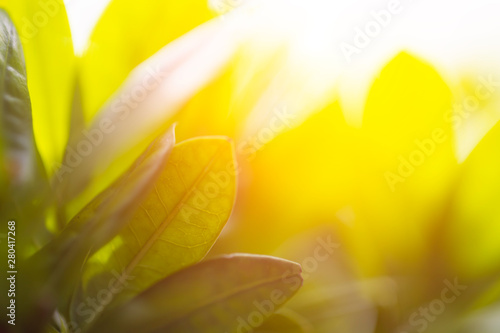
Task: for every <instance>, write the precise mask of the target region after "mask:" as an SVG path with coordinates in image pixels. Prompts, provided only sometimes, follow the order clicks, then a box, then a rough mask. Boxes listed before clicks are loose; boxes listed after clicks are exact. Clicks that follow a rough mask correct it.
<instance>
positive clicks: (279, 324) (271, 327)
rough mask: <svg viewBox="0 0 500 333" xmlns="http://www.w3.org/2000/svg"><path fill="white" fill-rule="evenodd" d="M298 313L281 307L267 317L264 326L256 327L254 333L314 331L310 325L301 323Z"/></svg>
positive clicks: (302, 332)
mask: <svg viewBox="0 0 500 333" xmlns="http://www.w3.org/2000/svg"><path fill="white" fill-rule="evenodd" d="M297 316H298V315H297V314H296V313H295V312H293V311H292V310H288V309H280V311H279V312H277V313H275V314H273V315H272V316H271V317H269V319H267V320H266V321H265V322H264V324H262V326H259V327H258V328H257V329H255V330H254V331H253V332H254V333H281V332H283V333H307V332H312V330H311V329H310V327H305V326H304V325H303V324H302V323H300V319H298V318H297Z"/></svg>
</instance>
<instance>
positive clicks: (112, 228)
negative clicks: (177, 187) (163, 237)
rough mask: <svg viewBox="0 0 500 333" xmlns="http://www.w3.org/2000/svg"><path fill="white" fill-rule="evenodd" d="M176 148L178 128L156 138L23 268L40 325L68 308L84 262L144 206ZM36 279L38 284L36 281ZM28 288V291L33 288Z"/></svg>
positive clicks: (33, 313) (29, 299) (28, 296)
mask: <svg viewBox="0 0 500 333" xmlns="http://www.w3.org/2000/svg"><path fill="white" fill-rule="evenodd" d="M173 144H174V134H173V129H171V130H169V131H168V132H167V133H166V134H164V135H162V136H161V137H159V138H158V139H157V140H155V141H154V142H153V143H152V144H151V145H150V147H149V148H148V149H147V150H146V151H145V152H144V153H143V154H142V155H141V156H140V157H139V158H138V159H137V161H136V162H135V163H134V164H133V165H132V166H131V167H130V168H129V170H128V172H127V173H125V174H124V175H123V176H122V177H121V178H119V179H118V180H117V181H116V182H115V183H114V184H113V186H111V187H110V188H108V189H107V190H106V191H104V192H103V193H101V194H100V195H99V196H98V197H97V198H95V200H94V201H92V202H91V203H89V204H88V206H87V207H85V209H84V210H83V211H82V213H81V214H79V215H78V216H76V217H75V218H74V219H73V221H72V223H70V224H69V225H68V226H67V227H66V228H65V229H64V230H63V231H62V232H61V233H60V234H59V235H58V236H57V237H56V238H55V239H54V240H53V241H52V242H50V243H49V244H47V245H46V246H45V247H44V248H42V249H41V250H40V251H39V252H37V253H36V254H35V255H34V256H33V257H32V258H30V260H29V261H28V262H27V264H26V265H25V267H23V268H22V269H23V272H24V274H23V277H24V278H25V281H24V287H25V289H23V290H20V293H21V295H20V298H24V299H25V300H24V302H23V303H24V304H26V305H27V306H30V305H31V306H32V307H31V309H30V311H31V312H30V313H28V314H27V315H26V316H27V318H29V316H33V317H34V318H36V320H34V322H36V321H43V320H45V319H46V318H44V316H50V314H51V312H52V310H53V309H54V308H55V306H56V304H59V305H61V304H65V303H66V302H67V301H68V299H69V297H70V294H71V293H72V291H73V290H74V288H75V286H76V285H77V282H78V281H79V278H80V274H81V266H82V265H83V263H84V262H85V258H86V257H87V256H88V255H89V254H91V253H93V252H95V251H97V250H99V248H100V247H101V246H103V245H104V244H106V243H107V242H108V241H109V240H110V239H112V238H113V237H114V236H115V235H116V234H117V233H118V232H119V230H120V229H121V228H122V227H123V226H124V225H126V223H127V222H128V221H129V219H130V217H131V216H132V214H133V212H134V211H135V210H137V208H138V206H139V203H140V202H141V201H142V200H143V199H144V198H145V197H146V195H147V194H148V193H149V192H150V191H151V189H152V188H153V186H154V184H155V181H156V180H157V178H158V177H159V175H160V172H161V171H162V170H163V167H164V166H165V163H166V160H167V158H168V156H169V154H170V152H171V150H172V147H173ZM33 276H36V277H37V279H35V280H33V279H32V277H33ZM28 285H29V287H28Z"/></svg>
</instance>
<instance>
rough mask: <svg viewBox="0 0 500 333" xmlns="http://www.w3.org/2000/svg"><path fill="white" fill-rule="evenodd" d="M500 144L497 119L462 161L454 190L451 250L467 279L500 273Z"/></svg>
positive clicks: (460, 273)
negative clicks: (499, 199) (499, 152)
mask: <svg viewBox="0 0 500 333" xmlns="http://www.w3.org/2000/svg"><path fill="white" fill-rule="evenodd" d="M499 147H500V123H497V124H496V125H495V126H494V127H493V128H492V129H491V130H490V131H489V132H488V134H487V135H486V136H485V137H484V138H483V139H482V140H481V141H480V142H479V144H478V145H477V146H476V148H475V149H474V150H473V151H472V153H471V154H470V155H469V157H468V158H467V159H466V160H465V162H464V163H463V164H462V172H461V174H460V182H459V184H458V186H457V189H456V191H455V192H454V201H453V206H452V210H451V216H450V220H451V221H450V222H449V224H448V226H449V233H448V234H447V235H448V241H449V244H450V247H449V249H448V250H449V251H450V252H449V254H450V256H451V258H452V260H451V262H450V264H451V265H452V267H453V268H454V269H455V270H456V271H457V273H456V274H459V276H460V277H462V278H463V280H466V279H478V278H482V277H486V276H487V275H488V274H491V273H493V272H496V273H497V274H498V272H499V270H500V266H499V265H498V258H499V256H500V245H499V242H498V237H497V235H498V232H500V224H499V222H500V207H499V205H498V203H497V200H498V197H499V195H500V186H499V185H500V175H499V173H498V170H499V168H500V157H499V155H498V149H499ZM495 276H496V277H497V276H498V275H495ZM495 280H498V278H496V279H495Z"/></svg>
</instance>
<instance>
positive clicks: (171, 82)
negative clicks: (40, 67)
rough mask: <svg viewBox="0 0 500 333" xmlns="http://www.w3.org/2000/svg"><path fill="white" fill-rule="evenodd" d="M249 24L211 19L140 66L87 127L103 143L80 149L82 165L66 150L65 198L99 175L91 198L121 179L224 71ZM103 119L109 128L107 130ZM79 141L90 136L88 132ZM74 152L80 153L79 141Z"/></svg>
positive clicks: (74, 195) (58, 175) (74, 193)
mask: <svg viewBox="0 0 500 333" xmlns="http://www.w3.org/2000/svg"><path fill="white" fill-rule="evenodd" d="M243 25H244V20H239V21H238V20H237V19H236V17H235V18H234V19H233V20H232V21H231V23H229V22H225V23H222V22H220V21H211V22H208V23H206V24H204V25H202V26H200V27H198V28H196V29H195V30H193V31H191V32H189V33H188V34H186V35H184V36H182V37H181V38H179V39H177V40H176V41H175V42H172V43H170V44H168V45H167V46H165V47H164V48H163V49H161V50H160V51H158V52H157V53H156V54H155V55H154V56H152V57H150V58H148V59H147V60H146V61H145V62H143V63H141V64H140V65H139V66H138V67H136V68H135V69H134V71H133V72H132V73H131V74H130V75H129V76H128V77H127V80H126V81H125V82H124V83H123V85H122V86H121V87H120V89H119V90H118V91H116V92H115V94H114V96H113V98H111V99H110V100H109V101H108V102H107V103H106V105H105V106H104V107H103V108H102V109H101V110H100V112H99V115H98V116H97V117H95V118H94V120H93V122H92V124H91V125H90V127H89V128H88V129H87V131H86V133H87V134H88V133H100V138H101V139H100V140H99V143H98V144H92V149H91V152H90V153H88V154H85V153H78V154H77V155H78V157H79V162H78V163H72V162H71V154H68V153H67V154H66V156H65V159H64V162H63V166H69V167H70V169H71V171H72V172H71V178H72V184H71V186H66V185H63V186H62V187H65V188H66V189H65V192H64V193H63V194H62V195H61V197H63V198H66V201H68V200H70V199H72V198H74V197H76V196H77V195H78V194H80V193H81V191H82V190H83V189H84V188H85V187H86V186H87V185H88V183H89V181H90V180H91V179H92V176H95V175H97V176H99V177H98V179H97V180H95V182H94V185H96V187H97V188H98V189H97V190H96V188H93V190H95V191H92V193H91V195H90V197H93V196H94V195H95V194H96V193H99V191H100V190H102V189H103V188H105V186H107V185H108V184H109V181H110V179H115V178H116V175H117V174H120V173H121V172H122V170H123V165H126V164H128V163H130V161H132V160H133V159H134V158H135V156H137V154H138V152H139V151H140V149H142V147H144V146H145V144H146V143H147V142H149V141H150V140H151V139H152V137H154V136H155V135H157V133H158V132H159V131H162V130H163V129H164V128H165V127H168V126H170V125H171V123H172V121H173V116H174V115H175V114H176V113H177V112H178V111H179V110H180V109H181V107H182V106H183V105H184V104H185V103H187V102H188V101H189V100H190V98H191V97H192V96H193V95H194V94H196V93H197V92H198V91H199V90H200V89H202V88H203V87H204V86H205V85H206V84H208V83H209V82H211V81H212V80H214V79H215V78H216V77H217V75H218V74H219V73H220V71H222V70H223V68H224V67H225V66H226V64H227V63H228V61H229V59H230V58H231V56H232V55H233V54H234V53H235V52H236V50H237V48H238V45H239V42H240V40H241V39H242V35H243V34H242V33H241V30H242V26H243ZM94 89H95V87H94ZM103 122H105V123H107V126H106V128H107V129H109V130H107V131H103V130H102V128H101V127H102V124H103ZM111 134H112V135H111ZM76 142H79V143H83V142H89V139H88V138H87V136H86V135H85V133H82V134H81V136H80V138H79V140H76ZM71 150H72V151H73V152H74V151H76V152H78V150H79V148H78V145H77V146H76V147H70V148H69V149H68V151H70V152H71ZM80 150H81V149H80ZM72 155H73V156H74V155H75V153H73V154H72ZM113 163H114V164H113ZM110 165H111V166H110ZM61 170H62V169H61ZM56 175H57V178H58V180H59V181H62V182H64V181H65V178H67V177H66V176H65V175H63V174H61V173H60V172H58V173H57V174H56ZM58 186H60V185H58Z"/></svg>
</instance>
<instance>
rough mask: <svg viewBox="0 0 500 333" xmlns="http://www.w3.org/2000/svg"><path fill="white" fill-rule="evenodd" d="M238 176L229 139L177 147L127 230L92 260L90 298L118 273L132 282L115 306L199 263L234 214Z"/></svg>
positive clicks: (88, 275) (87, 275) (87, 291)
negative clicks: (165, 278) (169, 276)
mask: <svg viewBox="0 0 500 333" xmlns="http://www.w3.org/2000/svg"><path fill="white" fill-rule="evenodd" d="M235 175H236V172H235V161H234V151H233V146H232V143H231V142H230V141H228V140H227V139H226V138H222V137H213V138H209V137H207V138H199V139H191V140H187V141H184V142H182V143H179V144H178V145H176V146H175V148H174V149H173V151H172V154H171V156H170V158H169V160H168V162H167V164H166V166H165V168H164V169H163V171H162V173H161V175H160V177H159V178H158V180H157V181H156V184H155V185H154V189H153V190H152V191H151V193H150V194H149V195H148V196H147V197H146V199H145V200H143V201H142V202H141V203H140V207H139V209H138V210H137V211H136V213H135V214H134V216H133V217H132V218H131V220H130V222H129V223H128V224H127V227H126V228H124V229H123V230H122V232H121V233H120V234H119V235H117V236H116V237H115V238H114V239H113V240H112V241H111V242H110V243H109V244H108V245H107V246H105V247H103V248H102V249H101V250H100V251H98V252H97V253H95V254H94V255H93V256H92V257H91V258H90V259H89V261H88V268H87V270H86V271H85V273H84V290H85V294H86V295H87V296H90V297H95V296H96V295H97V294H98V292H99V291H100V290H102V289H103V288H104V289H105V288H108V286H109V283H110V280H112V279H113V276H114V275H115V273H119V274H122V275H123V276H127V277H130V278H132V280H131V281H130V282H129V284H128V287H127V288H125V289H124V290H123V291H122V292H121V293H119V294H117V295H116V296H115V299H114V301H117V300H123V299H127V298H130V297H132V296H134V295H136V294H137V293H138V292H140V291H142V290H144V289H146V288H148V287H150V286H151V285H152V284H153V283H155V282H157V281H159V280H161V279H162V278H164V277H166V276H168V275H169V274H171V273H173V272H175V271H178V270H179V269H181V268H184V267H186V266H188V265H191V264H194V263H196V262H198V261H200V260H201V259H202V258H203V257H204V256H205V255H206V253H207V252H208V250H209V249H210V248H211V247H212V245H213V243H214V242H215V240H216V239H217V237H218V236H219V233H220V232H221V230H222V228H223V227H224V225H225V224H226V221H227V220H228V218H229V216H230V214H231V210H232V207H233V203H234V199H235V192H236V177H235ZM76 218H77V219H79V217H78V216H77V217H76Z"/></svg>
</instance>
